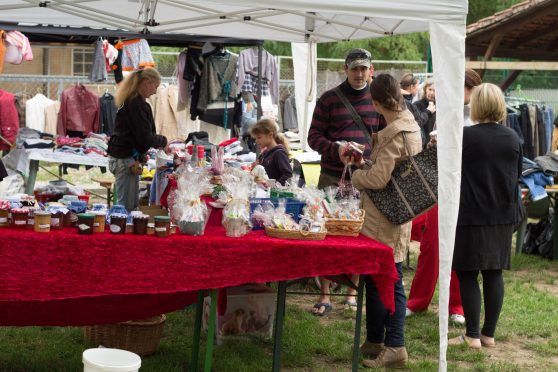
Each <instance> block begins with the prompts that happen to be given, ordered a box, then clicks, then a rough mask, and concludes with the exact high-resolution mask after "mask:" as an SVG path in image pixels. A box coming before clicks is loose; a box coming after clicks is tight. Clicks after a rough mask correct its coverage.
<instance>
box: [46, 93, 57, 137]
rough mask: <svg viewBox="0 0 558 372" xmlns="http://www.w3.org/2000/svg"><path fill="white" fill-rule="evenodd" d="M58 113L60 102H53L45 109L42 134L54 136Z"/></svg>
mask: <svg viewBox="0 0 558 372" xmlns="http://www.w3.org/2000/svg"><path fill="white" fill-rule="evenodd" d="M59 112H60V101H54V102H53V103H51V104H50V105H48V106H47V107H45V129H44V132H46V133H49V134H56V125H57V122H58V113H59Z"/></svg>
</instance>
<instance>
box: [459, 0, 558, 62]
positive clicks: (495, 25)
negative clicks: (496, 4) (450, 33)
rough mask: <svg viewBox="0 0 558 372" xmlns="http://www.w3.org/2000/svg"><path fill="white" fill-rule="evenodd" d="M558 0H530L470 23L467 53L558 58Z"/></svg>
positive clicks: (510, 56) (503, 56)
mask: <svg viewBox="0 0 558 372" xmlns="http://www.w3.org/2000/svg"><path fill="white" fill-rule="evenodd" d="M556 25H558V0H529V1H524V2H522V3H519V4H516V5H514V6H512V7H511V8H508V9H506V10H503V11H501V12H498V13H495V14H494V15H491V16H490V17H486V18H483V19H481V20H479V21H477V22H476V23H473V24H470V25H469V26H467V39H466V40H465V45H466V49H465V52H466V55H467V56H468V57H471V59H474V58H475V57H477V56H484V55H485V54H486V53H487V50H488V49H489V46H490V44H491V41H492V40H494V39H495V38H497V39H498V42H497V43H496V44H497V45H495V46H494V47H493V49H494V51H493V53H492V55H491V58H494V57H500V58H516V59H520V60H526V61H530V60H538V61H558V53H557V52H558V27H557V26H556Z"/></svg>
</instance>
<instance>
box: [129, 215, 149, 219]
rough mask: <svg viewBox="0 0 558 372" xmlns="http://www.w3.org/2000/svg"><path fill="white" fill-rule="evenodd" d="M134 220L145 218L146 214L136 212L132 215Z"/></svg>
mask: <svg viewBox="0 0 558 372" xmlns="http://www.w3.org/2000/svg"><path fill="white" fill-rule="evenodd" d="M132 218H133V219H134V220H147V219H148V218H149V215H148V214H136V215H134V216H132Z"/></svg>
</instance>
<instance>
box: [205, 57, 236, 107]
mask: <svg viewBox="0 0 558 372" xmlns="http://www.w3.org/2000/svg"><path fill="white" fill-rule="evenodd" d="M237 63H238V56H237V55H236V54H233V53H230V52H226V53H223V54H222V53H217V54H213V55H211V56H209V57H207V58H206V60H205V62H204V65H203V72H202V75H201V79H200V80H201V87H200V97H199V100H198V109H199V110H202V111H204V110H205V109H206V108H207V105H208V104H210V103H213V102H228V101H233V100H234V99H235V98H236V96H237V95H238V88H237V84H236V80H235V77H236V71H237Z"/></svg>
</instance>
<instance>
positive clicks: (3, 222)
mask: <svg viewBox="0 0 558 372" xmlns="http://www.w3.org/2000/svg"><path fill="white" fill-rule="evenodd" d="M9 216H10V210H9V209H0V227H7V226H10V222H9V221H8V218H9Z"/></svg>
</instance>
